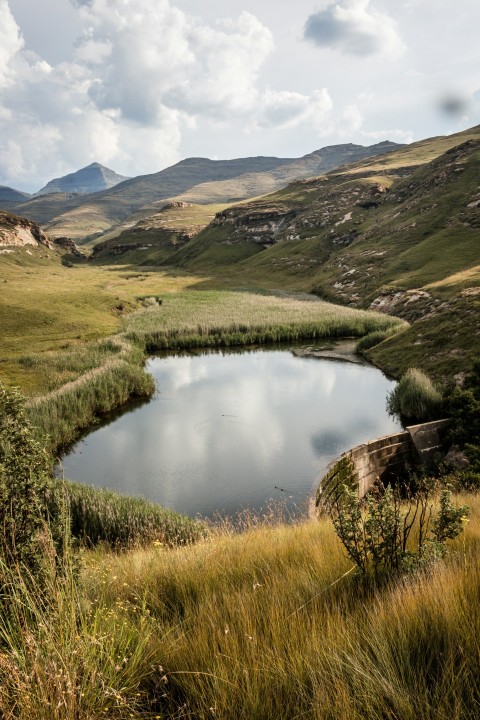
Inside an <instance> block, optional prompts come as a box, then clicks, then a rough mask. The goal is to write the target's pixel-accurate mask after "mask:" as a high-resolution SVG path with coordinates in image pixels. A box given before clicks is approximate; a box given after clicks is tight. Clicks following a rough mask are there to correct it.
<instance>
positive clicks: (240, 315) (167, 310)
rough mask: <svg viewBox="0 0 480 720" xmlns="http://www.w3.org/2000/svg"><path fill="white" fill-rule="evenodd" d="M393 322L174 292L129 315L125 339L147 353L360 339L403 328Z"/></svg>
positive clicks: (270, 297)
mask: <svg viewBox="0 0 480 720" xmlns="http://www.w3.org/2000/svg"><path fill="white" fill-rule="evenodd" d="M404 325H405V323H403V321H401V320H398V319H397V318H391V317H387V316H385V315H380V314H379V313H374V312H370V311H362V310H354V309H352V308H347V307H340V306H338V305H332V304H331V303H327V302H324V301H322V300H319V299H317V298H314V297H313V296H308V295H303V296H301V297H300V298H298V296H295V295H294V294H288V293H283V292H282V293H274V292H272V293H265V292H262V293H254V292H228V291H214V290H212V291H198V292H180V293H176V294H175V295H169V296H167V297H165V298H164V299H163V302H162V304H161V305H156V306H152V307H149V308H147V309H145V310H142V311H140V312H136V313H133V314H132V315H130V316H129V318H128V319H127V321H126V325H125V332H126V335H127V337H128V338H129V339H130V340H132V341H134V342H135V343H138V344H139V345H142V346H144V347H145V349H146V351H147V352H154V351H155V350H160V349H182V348H192V347H221V346H235V345H239V346H241V345H250V344H255V343H274V342H282V341H292V342H293V341H297V340H302V339H314V338H326V337H327V338H329V337H331V338H341V337H349V336H355V337H361V336H362V335H366V334H368V333H371V332H373V331H375V330H386V329H388V328H391V327H403V326H404Z"/></svg>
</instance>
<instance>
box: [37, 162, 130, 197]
mask: <svg viewBox="0 0 480 720" xmlns="http://www.w3.org/2000/svg"><path fill="white" fill-rule="evenodd" d="M128 179H129V178H127V177H125V176H124V175H119V174H118V173H116V172H115V171H114V170H110V168H107V167H105V166H104V165H101V164H100V163H98V162H93V163H91V164H90V165H87V166H86V167H84V168H81V169H80V170H77V171H76V172H74V173H69V174H68V175H64V176H63V177H60V178H54V179H53V180H50V182H48V183H47V184H46V185H45V187H43V188H42V189H41V190H39V191H38V192H37V193H35V195H36V196H38V195H49V194H51V193H58V192H67V193H81V194H88V193H96V192H100V191H101V190H108V189H109V188H112V187H115V185H118V184H119V183H121V182H123V181H124V180H128Z"/></svg>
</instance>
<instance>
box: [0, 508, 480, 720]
mask: <svg viewBox="0 0 480 720" xmlns="http://www.w3.org/2000/svg"><path fill="white" fill-rule="evenodd" d="M458 501H459V502H462V504H463V502H465V501H467V502H468V504H469V505H470V507H471V517H470V522H469V523H468V525H466V526H465V528H464V533H463V535H462V536H461V537H460V539H459V541H457V542H456V543H455V545H454V546H453V548H452V549H453V553H452V554H451V555H450V557H449V558H448V559H447V560H446V561H445V562H439V563H438V564H437V565H436V566H435V567H434V568H433V569H432V570H431V571H430V572H429V573H425V574H423V573H420V574H419V575H412V576H410V577H406V578H400V579H398V580H396V581H394V582H391V583H390V584H389V585H387V586H385V587H383V588H382V587H380V588H377V589H376V590H374V589H373V588H372V587H371V586H368V585H366V584H362V583H361V582H359V581H358V579H357V578H355V577H354V576H353V574H352V573H349V570H350V568H351V564H350V562H349V561H348V560H347V559H346V557H345V554H344V551H343V549H342V548H341V546H340V544H339V542H338V540H337V538H336V537H335V534H334V531H333V528H332V527H331V525H330V524H329V523H328V521H326V520H323V521H321V522H319V523H302V524H299V525H296V526H285V525H276V524H275V517H273V518H271V522H272V523H273V524H270V525H268V524H267V525H263V526H260V527H258V526H257V527H256V526H255V523H251V524H250V525H249V526H248V527H247V528H246V530H245V532H244V533H243V534H240V535H232V534H230V533H229V532H228V531H226V532H221V531H220V532H217V533H216V534H213V535H212V536H210V537H209V538H208V539H207V540H206V541H204V542H200V543H199V544H198V545H195V546H191V547H181V548H177V549H174V550H167V549H166V548H164V547H162V545H161V544H160V543H159V542H154V543H152V544H151V545H150V548H147V549H144V550H136V551H131V552H128V553H123V554H111V553H107V552H105V551H104V550H103V551H96V552H95V553H87V554H86V555H84V558H85V567H84V571H83V573H82V577H81V583H80V584H79V587H78V589H77V597H76V598H75V596H73V597H72V596H71V594H70V593H69V590H68V588H67V589H66V590H63V591H62V590H61V589H59V588H56V592H55V593H53V594H52V598H51V604H50V615H47V614H46V612H45V610H44V609H43V608H42V606H41V605H40V604H39V602H38V598H34V599H33V598H31V599H30V602H31V603H32V605H33V612H34V614H35V617H36V618H37V620H38V623H39V625H38V628H39V629H38V631H34V632H25V631H24V630H23V631H22V629H21V626H20V630H19V629H18V625H17V624H16V622H15V616H13V617H12V618H11V620H10V623H9V624H7V625H6V626H2V627H0V631H1V632H2V636H3V637H4V638H5V640H6V641H7V643H6V646H5V650H4V651H3V652H2V656H1V657H2V662H1V663H0V679H1V684H2V693H1V694H0V710H1V711H2V713H3V714H4V716H5V717H15V718H17V720H74V719H75V720H87V719H90V718H98V719H103V718H104V719H105V720H107V718H108V719H109V720H111V719H113V718H116V719H118V720H126V718H129V717H135V718H144V719H145V720H146V719H147V718H148V720H152V719H153V718H158V719H159V720H167V719H168V718H192V719H193V718H195V719H196V720H206V719H207V718H211V717H215V718H218V719H219V720H246V719H247V718H248V720H291V719H292V718H298V717H301V718H306V719H307V720H385V718H387V717H388V718H398V719H399V720H400V719H401V720H418V718H422V719H423V720H439V719H442V720H443V719H445V718H448V719H449V720H467V719H468V720H470V719H471V720H473V718H475V717H477V714H478V703H479V701H480V697H479V686H478V674H479V672H480V664H479V653H478V637H479V634H480V614H479V610H478V590H479V587H480V565H479V554H478V548H479V546H480V500H479V498H478V496H477V497H472V496H469V497H468V498H459V499H458ZM27 602H28V596H27ZM14 708H15V710H14ZM13 712H14V714H10V713H13Z"/></svg>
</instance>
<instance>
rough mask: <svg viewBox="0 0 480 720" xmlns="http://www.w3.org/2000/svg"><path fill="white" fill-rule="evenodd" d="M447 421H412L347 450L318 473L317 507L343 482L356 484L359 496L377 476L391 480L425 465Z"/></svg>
mask: <svg viewBox="0 0 480 720" xmlns="http://www.w3.org/2000/svg"><path fill="white" fill-rule="evenodd" d="M448 423H449V421H448V420H435V421H434V422H430V423H422V424H421V425H412V426H411V427H407V428H406V430H405V431H403V432H399V433H395V434H394V435H386V436H385V437H381V438H377V439H376V440H371V441H370V442H367V443H364V444H363V445H358V446H357V447H354V448H352V449H351V450H347V452H345V453H343V455H341V456H340V457H339V458H337V459H336V460H334V462H333V463H331V464H330V465H329V467H328V470H327V473H326V474H325V475H324V476H323V477H322V479H321V481H320V484H319V487H318V490H317V495H316V502H315V504H316V506H317V508H320V509H321V508H322V507H324V506H326V505H327V504H328V502H329V501H331V500H332V499H333V498H334V497H335V495H336V494H337V493H338V492H339V490H340V488H341V486H342V485H344V484H347V485H351V486H354V485H356V486H357V488H358V496H359V497H360V498H362V497H364V496H365V495H366V493H367V492H368V491H369V490H370V489H371V488H372V486H373V484H374V482H375V481H376V480H377V479H380V480H381V482H382V483H388V482H392V483H394V482H396V481H398V480H401V479H403V478H405V477H406V475H407V472H408V470H411V469H415V468H419V467H425V466H426V465H428V464H429V463H430V462H432V461H433V460H434V458H435V456H436V455H437V454H438V452H439V451H440V450H441V448H442V439H443V434H444V431H445V429H446V427H447V426H448Z"/></svg>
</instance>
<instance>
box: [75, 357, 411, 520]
mask: <svg viewBox="0 0 480 720" xmlns="http://www.w3.org/2000/svg"><path fill="white" fill-rule="evenodd" d="M148 370H149V371H150V373H152V375H153V376H154V378H155V382H156V388H157V391H156V393H155V396H154V397H153V398H152V399H151V400H150V401H149V402H146V403H141V404H137V405H135V406H130V407H128V408H126V409H125V411H124V412H122V414H120V415H118V414H117V415H116V416H115V417H114V418H112V419H111V420H110V422H108V423H105V424H104V425H103V426H101V427H98V428H96V429H95V430H94V431H93V432H91V433H90V434H88V435H87V436H86V437H85V438H84V439H82V440H81V441H79V442H78V443H77V444H76V445H75V446H74V447H73V448H72V450H71V451H70V452H69V454H68V455H66V456H65V457H64V458H63V460H62V464H63V469H64V474H65V477H67V478H69V479H71V480H75V481H78V482H83V483H87V484H91V485H96V486H100V487H107V488H111V489H115V490H119V491H121V492H123V493H126V494H129V495H138V496H143V497H146V498H148V499H150V500H154V501H156V502H159V503H161V504H162V505H164V506H166V507H168V508H172V509H174V510H177V511H178V512H181V513H185V514H187V515H190V516H195V515H197V514H200V515H203V516H212V515H214V514H216V513H221V514H228V515H233V514H235V513H236V512H238V511H239V510H241V509H244V508H253V509H255V510H260V509H261V508H265V507H266V505H267V503H268V501H269V500H270V499H275V500H276V499H278V500H281V499H284V500H285V501H286V503H287V504H288V505H289V507H290V509H292V508H298V511H299V512H300V510H304V509H305V507H306V504H307V502H308V497H309V496H310V495H311V492H312V490H313V489H314V488H315V487H316V484H317V480H318V477H319V475H321V474H322V473H323V472H324V471H325V469H326V467H327V465H328V463H329V462H330V461H331V460H332V459H333V458H335V457H336V456H338V455H339V454H341V453H342V452H343V451H344V450H346V449H348V448H350V447H353V446H355V445H358V444H359V443H362V442H365V441H366V440H369V439H373V438H375V437H378V436H381V435H387V434H389V433H392V432H395V431H397V430H398V429H399V427H400V426H399V424H398V423H397V422H396V421H395V420H393V419H392V418H390V417H389V416H388V415H387V413H386V407H385V405H386V403H385V401H386V396H387V393H388V392H389V391H391V390H392V388H393V386H394V383H393V382H392V381H390V380H389V379H387V378H386V377H385V376H384V375H383V373H382V372H381V371H380V370H378V369H376V368H374V367H371V366H366V365H357V364H353V363H348V362H342V361H335V360H331V359H318V358H312V357H295V356H294V355H293V353H292V352H291V351H290V350H280V349H276V350H260V349H257V350H255V351H242V352H221V353H218V352H217V353H213V352H203V353H202V352H197V353H190V354H182V355H176V356H166V357H154V358H151V359H150V360H149V362H148Z"/></svg>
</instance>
